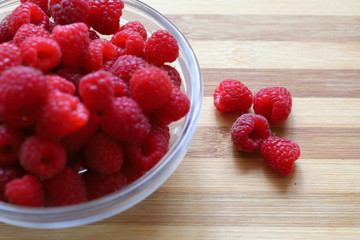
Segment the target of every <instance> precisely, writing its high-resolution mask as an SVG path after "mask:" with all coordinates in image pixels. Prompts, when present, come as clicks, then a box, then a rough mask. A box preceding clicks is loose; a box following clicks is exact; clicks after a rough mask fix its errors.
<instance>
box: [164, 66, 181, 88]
mask: <svg viewBox="0 0 360 240" xmlns="http://www.w3.org/2000/svg"><path fill="white" fill-rule="evenodd" d="M160 68H161V69H162V70H164V71H165V72H167V74H168V75H169V77H170V79H171V83H172V84H173V85H174V86H175V87H177V88H180V87H181V76H180V73H179V72H178V71H177V70H176V68H173V67H172V66H170V65H162V66H161V67H160Z"/></svg>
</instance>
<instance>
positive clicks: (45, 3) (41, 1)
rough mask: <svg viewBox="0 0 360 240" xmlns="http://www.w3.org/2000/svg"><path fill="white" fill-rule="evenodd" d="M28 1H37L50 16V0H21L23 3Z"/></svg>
mask: <svg viewBox="0 0 360 240" xmlns="http://www.w3.org/2000/svg"><path fill="white" fill-rule="evenodd" d="M26 2H31V3H35V4H36V5H38V6H39V7H40V8H41V9H42V10H43V11H44V12H45V13H46V15H48V16H50V12H49V9H48V0H21V3H26Z"/></svg>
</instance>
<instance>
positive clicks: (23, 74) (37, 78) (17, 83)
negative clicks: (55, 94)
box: [0, 66, 47, 127]
mask: <svg viewBox="0 0 360 240" xmlns="http://www.w3.org/2000/svg"><path fill="white" fill-rule="evenodd" d="M0 86H1V89H0V103H1V104H0V107H1V108H2V111H1V115H2V120H3V121H4V122H5V123H7V124H8V125H10V126H13V127H24V126H29V125H31V124H32V123H33V122H34V121H35V120H36V118H37V113H38V110H39V109H40V107H41V105H42V104H43V103H44V101H45V99H46V95H47V81H46V78H45V76H44V75H43V74H42V73H41V72H40V71H38V70H36V69H33V68H30V67H22V66H21V67H12V68H9V69H8V70H6V71H4V72H3V73H2V74H1V76H0Z"/></svg>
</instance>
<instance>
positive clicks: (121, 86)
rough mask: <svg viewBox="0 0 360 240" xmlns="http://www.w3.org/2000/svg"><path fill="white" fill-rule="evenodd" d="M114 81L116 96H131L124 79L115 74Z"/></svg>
mask: <svg viewBox="0 0 360 240" xmlns="http://www.w3.org/2000/svg"><path fill="white" fill-rule="evenodd" d="M112 82H113V85H114V92H115V97H123V96H129V89H128V86H127V84H126V83H125V82H124V81H123V80H121V79H120V78H118V77H115V76H114V75H113V78H112Z"/></svg>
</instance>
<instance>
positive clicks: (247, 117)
mask: <svg viewBox="0 0 360 240" xmlns="http://www.w3.org/2000/svg"><path fill="white" fill-rule="evenodd" d="M268 137H270V129H269V124H268V122H267V120H266V118H264V117H263V116H260V115H256V114H251V113H247V114H243V115H241V116H240V117H239V118H238V119H237V120H236V121H235V123H234V124H233V126H232V128H231V139H232V141H233V143H234V144H235V146H236V147H237V148H238V149H239V150H241V151H244V152H255V151H258V150H259V149H260V146H261V144H262V142H263V140H264V139H266V138H268Z"/></svg>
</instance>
